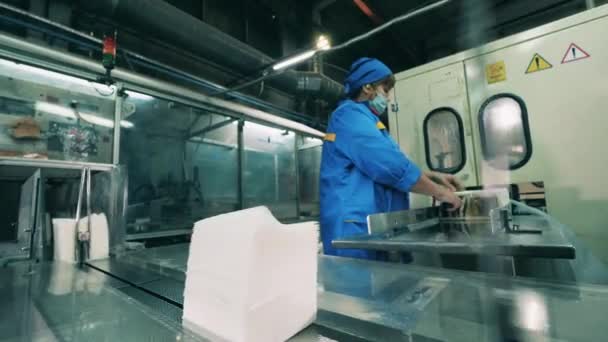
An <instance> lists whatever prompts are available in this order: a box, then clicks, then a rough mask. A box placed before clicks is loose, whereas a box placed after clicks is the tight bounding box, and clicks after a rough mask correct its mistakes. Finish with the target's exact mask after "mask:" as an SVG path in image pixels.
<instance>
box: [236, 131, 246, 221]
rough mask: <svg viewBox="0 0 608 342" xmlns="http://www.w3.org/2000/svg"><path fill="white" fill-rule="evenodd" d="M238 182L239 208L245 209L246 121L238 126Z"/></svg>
mask: <svg viewBox="0 0 608 342" xmlns="http://www.w3.org/2000/svg"><path fill="white" fill-rule="evenodd" d="M237 127H238V133H237V134H238V160H237V165H238V166H237V167H238V175H239V176H238V180H237V198H238V201H239V208H240V209H245V140H244V137H243V133H244V127H245V121H244V120H243V119H240V120H239V124H238V126H237Z"/></svg>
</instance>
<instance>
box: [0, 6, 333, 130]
mask: <svg viewBox="0 0 608 342" xmlns="http://www.w3.org/2000/svg"><path fill="white" fill-rule="evenodd" d="M0 8H1V9H5V10H8V11H10V12H13V13H16V14H18V15H20V16H23V17H26V18H28V19H29V20H32V21H33V22H36V23H41V24H43V25H45V26H48V27H50V28H49V29H46V28H44V27H40V26H38V25H35V24H32V23H28V22H25V21H23V20H21V19H17V18H13V17H8V16H4V15H0V18H2V20H6V21H10V22H13V23H15V24H18V25H20V26H23V27H26V28H28V29H32V30H36V31H39V32H43V33H45V34H47V35H49V36H52V37H57V38H59V39H62V40H64V41H67V42H70V43H72V44H76V45H79V46H82V47H85V48H88V49H97V48H99V46H100V45H101V44H102V41H101V39H99V38H95V37H92V36H89V35H87V34H84V33H82V32H80V31H77V30H74V29H72V28H70V27H67V26H64V25H62V24H59V23H55V22H53V21H50V20H48V19H46V18H43V17H39V16H37V15H34V14H31V13H29V12H27V11H24V10H22V9H19V8H16V7H13V6H10V5H7V4H3V3H0ZM54 29H57V30H54ZM66 33H67V34H66ZM75 37H78V38H80V39H78V38H75ZM120 51H121V52H122V53H123V55H124V56H125V57H126V58H125V59H126V60H127V62H128V64H129V65H130V67H131V65H132V64H138V65H139V66H142V67H144V68H148V69H152V70H154V71H157V72H161V73H164V74H166V75H169V76H170V77H172V78H176V79H181V80H185V81H187V82H189V83H194V84H196V85H199V86H202V87H203V88H204V89H205V90H207V91H210V92H211V93H216V92H218V91H222V90H224V89H226V88H224V87H222V86H220V85H218V84H215V83H213V82H210V81H208V80H205V79H202V78H199V77H196V76H194V75H190V74H188V73H186V72H184V71H182V70H178V69H176V68H173V67H171V66H168V65H165V64H163V63H160V62H158V61H155V60H152V59H149V58H147V57H145V56H142V55H140V54H138V53H135V52H133V51H130V50H128V49H124V48H120ZM131 69H132V67H131ZM334 86H335V85H334ZM338 86H340V85H338ZM228 97H230V98H234V99H236V100H239V101H241V102H242V103H245V104H249V105H252V106H254V107H256V108H260V109H262V110H268V111H270V112H275V113H279V114H280V115H282V116H285V117H287V118H291V119H294V120H297V121H300V122H308V123H314V122H313V121H312V120H311V118H308V117H305V116H304V115H303V114H300V113H296V112H293V111H290V110H288V109H285V108H281V107H278V106H276V105H273V104H271V103H268V102H264V101H263V100H260V99H258V98H256V97H253V96H249V95H245V94H243V93H239V92H230V94H229V96H228ZM314 124H317V123H314Z"/></svg>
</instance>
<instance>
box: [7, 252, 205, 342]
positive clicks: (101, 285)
mask: <svg viewBox="0 0 608 342" xmlns="http://www.w3.org/2000/svg"><path fill="white" fill-rule="evenodd" d="M125 286H127V285H126V284H124V283H123V284H121V285H119V282H118V281H117V280H115V279H112V278H110V277H108V276H106V275H104V274H103V273H101V272H98V271H95V270H92V269H90V268H86V267H85V268H82V269H79V268H77V266H74V265H68V264H33V265H32V264H29V263H21V264H15V265H13V266H11V267H7V268H4V269H2V276H1V277H0V298H1V299H2V305H1V306H0V340H2V341H153V340H154V341H175V340H181V341H184V340H185V341H199V340H201V339H200V338H198V337H197V336H196V335H194V334H192V333H191V332H189V331H187V330H185V329H184V328H182V326H181V324H178V323H176V322H174V321H171V320H168V319H166V318H165V317H163V316H160V315H157V314H156V313H154V312H153V311H151V310H150V309H149V308H148V307H146V306H145V305H142V304H141V303H140V302H138V301H136V300H134V299H132V298H130V297H128V296H127V295H125V294H124V293H123V292H122V290H121V289H122V288H124V287H125Z"/></svg>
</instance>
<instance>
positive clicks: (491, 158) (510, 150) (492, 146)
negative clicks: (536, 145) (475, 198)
mask: <svg viewBox="0 0 608 342" xmlns="http://www.w3.org/2000/svg"><path fill="white" fill-rule="evenodd" d="M479 130H480V135H481V150H482V153H483V158H484V160H486V161H487V162H488V163H489V164H490V165H491V166H493V167H495V168H499V169H509V170H515V169H518V168H520V167H522V166H524V165H525V164H526V163H527V162H528V160H530V157H531V156H532V142H531V140H530V128H529V125H528V112H527V109H526V104H525V103H524V101H523V100H522V99H521V98H519V97H518V96H515V95H512V94H498V95H494V96H492V97H490V98H489V99H488V100H486V102H484V104H483V105H482V106H481V109H480V110H479Z"/></svg>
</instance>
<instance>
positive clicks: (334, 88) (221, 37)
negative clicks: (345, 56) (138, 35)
mask: <svg viewBox="0 0 608 342" xmlns="http://www.w3.org/2000/svg"><path fill="white" fill-rule="evenodd" d="M80 4H81V6H82V8H84V9H86V10H88V11H91V12H94V13H102V14H103V15H105V16H107V17H110V18H113V19H114V20H116V21H118V22H121V23H124V24H131V25H132V24H133V23H135V24H138V26H140V27H148V28H150V30H151V31H152V32H154V34H155V35H157V37H158V38H161V39H162V40H165V41H169V42H172V43H174V44H176V45H178V46H181V47H184V48H187V49H189V50H190V51H192V52H193V53H197V54H200V55H201V56H202V57H203V58H206V59H209V60H211V61H213V62H215V63H218V64H220V65H222V66H225V67H228V68H231V69H234V70H236V71H238V72H240V73H242V74H244V75H258V74H259V72H260V71H261V70H263V69H266V68H267V67H269V66H270V65H272V64H273V63H275V60H274V59H273V58H271V57H269V56H267V55H266V54H264V53H262V52H261V51H259V50H257V49H255V48H253V47H251V46H250V45H247V44H245V43H243V42H241V41H239V40H238V39H236V38H234V37H232V36H230V35H228V34H226V33H224V32H222V31H220V30H218V29H216V28H214V27H212V26H211V25H209V24H207V23H205V22H203V21H201V20H199V19H197V18H195V17H193V16H191V15H189V14H187V13H185V12H183V11H181V10H179V9H177V8H175V7H174V6H172V5H171V4H169V3H167V2H165V1H160V0H122V1H121V0H97V1H88V0H81V1H80ZM143 9H145V10H143ZM302 77H305V75H303V74H301V73H299V72H297V71H293V70H287V71H285V72H283V73H282V74H281V75H278V76H276V77H274V78H273V79H272V80H270V81H269V82H270V83H271V84H273V85H274V86H276V87H278V88H280V89H283V90H286V91H288V92H292V93H298V92H300V91H301V90H302V89H301V88H300V87H299V84H301V79H302ZM319 81H320V86H319V89H318V92H317V96H318V97H321V98H324V99H326V100H328V101H335V100H337V99H338V98H339V97H340V96H341V95H342V91H343V89H342V85H341V84H339V83H338V82H335V81H333V80H331V79H329V78H328V77H325V76H322V77H320V78H319Z"/></svg>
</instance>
